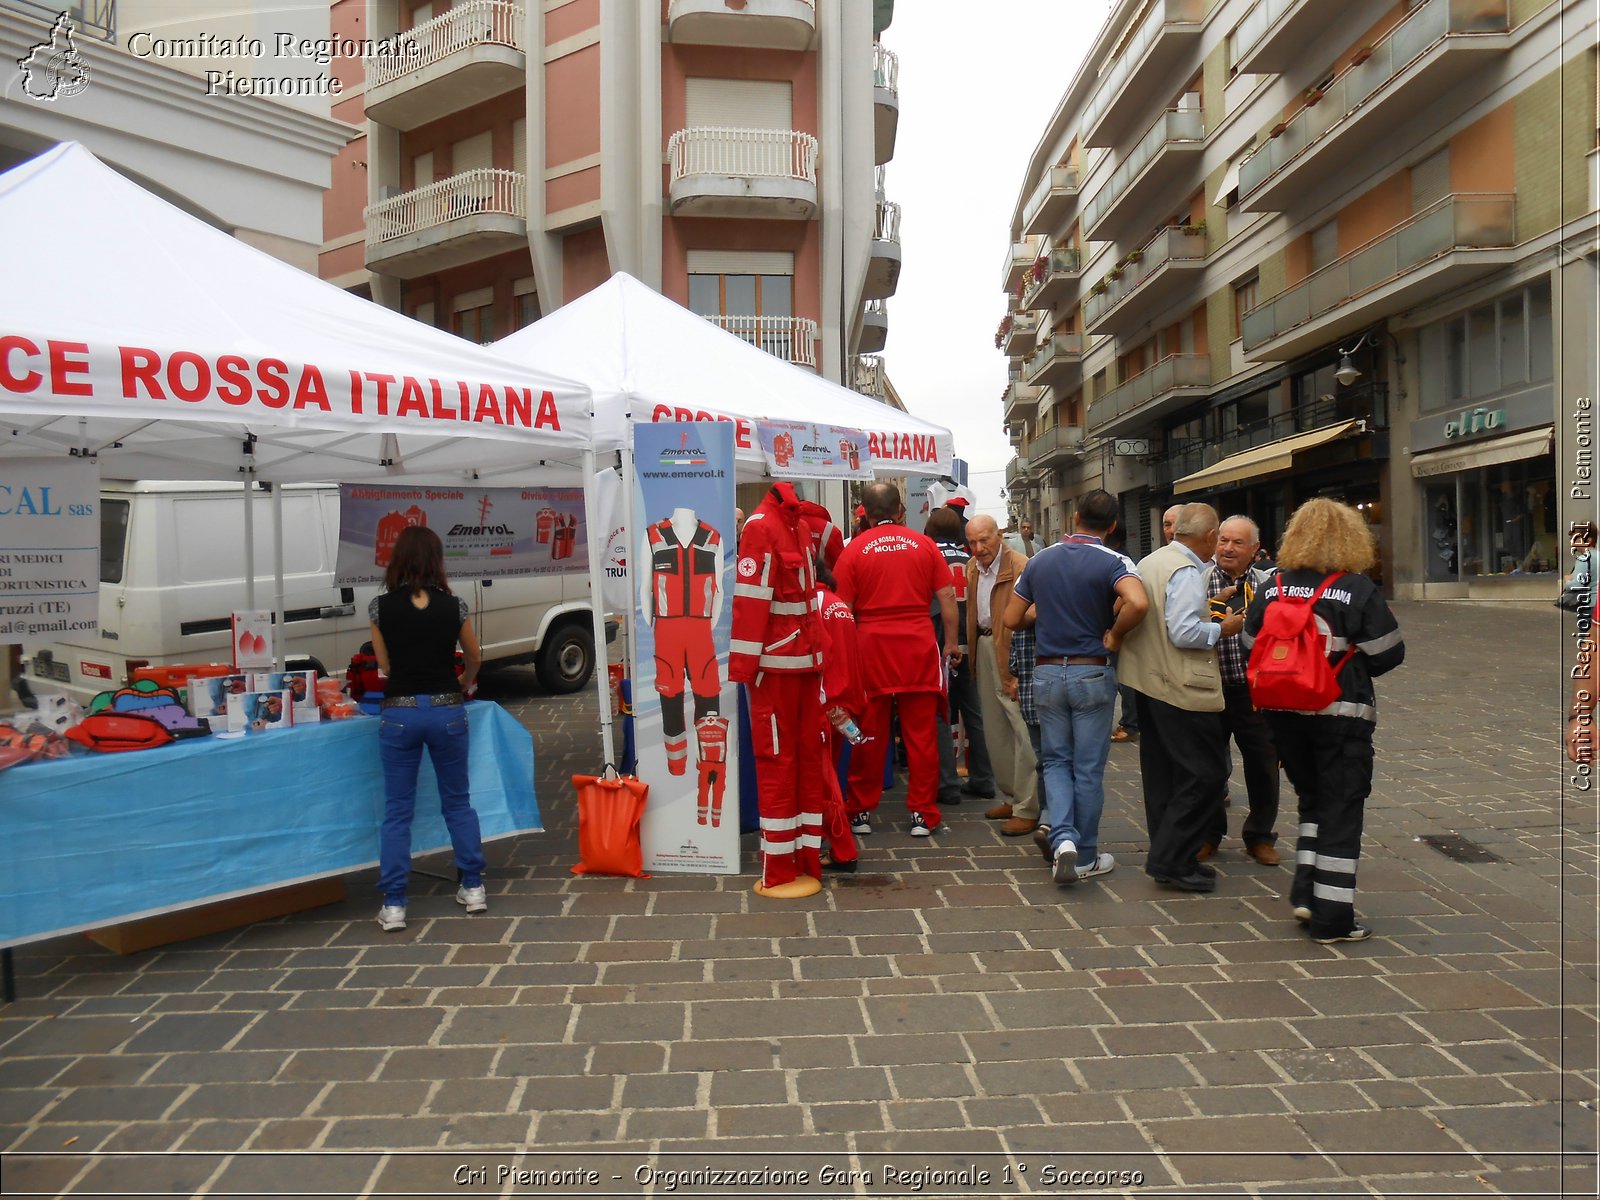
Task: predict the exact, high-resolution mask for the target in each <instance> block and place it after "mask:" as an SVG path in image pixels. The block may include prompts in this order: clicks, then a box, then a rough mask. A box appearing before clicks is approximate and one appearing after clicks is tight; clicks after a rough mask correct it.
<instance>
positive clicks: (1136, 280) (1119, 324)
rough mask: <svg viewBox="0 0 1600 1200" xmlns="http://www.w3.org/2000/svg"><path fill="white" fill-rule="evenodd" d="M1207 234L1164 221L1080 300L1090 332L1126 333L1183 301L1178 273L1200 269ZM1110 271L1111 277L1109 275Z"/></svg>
mask: <svg viewBox="0 0 1600 1200" xmlns="http://www.w3.org/2000/svg"><path fill="white" fill-rule="evenodd" d="M1205 260H1206V239H1205V234H1204V231H1203V230H1200V229H1199V228H1198V227H1196V226H1192V225H1169V226H1168V227H1167V228H1165V229H1163V230H1162V231H1161V232H1160V233H1158V234H1156V236H1155V237H1154V238H1152V239H1151V240H1150V241H1149V242H1147V243H1146V244H1145V245H1144V246H1141V247H1140V248H1139V249H1138V250H1135V251H1133V252H1131V253H1130V254H1128V256H1127V257H1126V258H1124V259H1123V260H1122V262H1121V263H1119V264H1118V265H1117V266H1115V267H1113V268H1112V269H1111V270H1110V271H1109V272H1107V273H1106V274H1105V275H1104V276H1102V277H1101V279H1100V280H1099V282H1097V283H1096V284H1095V285H1094V287H1093V288H1091V289H1090V291H1089V295H1088V297H1087V298H1086V299H1085V300H1084V302H1083V325H1084V328H1085V329H1087V330H1088V331H1089V332H1090V333H1116V334H1126V333H1131V332H1133V331H1135V330H1137V329H1138V328H1139V327H1140V326H1142V325H1144V324H1146V323H1147V322H1148V321H1149V320H1150V319H1151V318H1152V317H1154V316H1156V315H1157V314H1158V313H1160V312H1162V311H1163V310H1165V309H1167V308H1169V307H1171V306H1173V305H1174V304H1179V303H1182V302H1183V294H1182V293H1181V292H1178V291H1177V290H1176V287H1175V285H1178V284H1179V283H1180V282H1181V281H1182V279H1183V277H1185V276H1195V275H1197V274H1198V272H1200V271H1202V270H1204V269H1205ZM1113 276H1115V278H1113Z"/></svg>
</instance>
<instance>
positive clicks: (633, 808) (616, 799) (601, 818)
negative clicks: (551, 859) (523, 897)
mask: <svg viewBox="0 0 1600 1200" xmlns="http://www.w3.org/2000/svg"><path fill="white" fill-rule="evenodd" d="M606 772H607V773H606V774H605V775H574V776H573V777H572V786H573V787H574V788H576V789H577V792H578V865H577V866H575V867H573V868H572V873H573V874H574V875H631V876H633V877H634V878H637V879H648V878H650V876H649V874H648V872H646V871H645V869H644V851H643V850H642V849H641V848H640V846H639V822H640V821H641V820H642V819H643V817H644V805H645V801H646V800H647V799H648V798H649V796H650V785H649V784H648V783H642V782H640V781H639V780H638V779H636V778H634V777H633V776H632V775H617V774H616V772H615V768H613V767H610V766H608V767H607V768H606Z"/></svg>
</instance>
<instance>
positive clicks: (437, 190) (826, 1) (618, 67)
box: [321, 0, 900, 399]
mask: <svg viewBox="0 0 1600 1200" xmlns="http://www.w3.org/2000/svg"><path fill="white" fill-rule="evenodd" d="M892 15H893V0H873V2H871V3H864V2H862V0H738V2H730V0H522V2H519V3H512V2H511V0H455V3H453V4H452V3H450V2H449V0H420V2H418V0H337V2H336V3H335V4H334V6H333V22H334V27H335V32H336V33H337V32H341V31H342V32H344V33H346V34H347V35H349V36H352V37H356V36H363V37H367V38H372V39H378V40H380V41H381V40H383V39H388V38H391V37H396V36H398V38H399V39H400V42H401V44H402V45H404V46H405V47H406V48H407V52H405V53H401V54H375V55H372V56H369V57H368V58H366V60H365V61H364V63H360V64H356V65H357V66H359V67H360V68H361V72H360V76H361V77H360V78H355V79H352V80H351V86H350V87H348V88H347V89H346V91H345V97H346V98H345V100H344V101H343V102H342V103H340V104H338V105H336V106H335V108H334V115H335V116H338V117H341V118H342V119H345V120H348V121H351V122H353V123H357V124H359V125H360V126H361V128H362V129H363V130H364V136H363V137H362V138H361V139H359V141H358V142H356V143H353V144H352V146H351V148H350V150H349V152H348V154H347V157H346V162H345V163H344V164H343V165H342V166H338V165H336V167H335V180H336V186H335V189H334V192H333V193H331V194H330V196H329V200H328V206H327V218H328V219H327V238H328V240H327V242H326V245H325V248H324V253H323V255H322V268H321V270H322V275H323V277H324V278H327V279H330V280H333V281H334V282H337V283H339V284H340V285H341V286H345V287H349V288H353V289H357V290H362V291H364V292H365V293H366V294H369V295H370V296H372V298H374V299H375V300H377V301H378V302H380V303H382V304H384V305H386V306H388V307H391V308H396V309H399V310H401V311H403V312H405V313H407V314H409V315H411V316H413V317H415V318H417V319H419V320H422V321H424V322H427V323H429V324H433V325H437V326H440V327H442V328H447V329H451V330H453V331H454V332H456V333H458V334H460V335H462V336H464V337H468V338H471V339H473V340H475V341H480V342H489V341H493V340H495V339H498V338H501V337H504V336H505V335H507V334H509V333H511V332H513V331H514V330H516V329H519V328H521V327H523V326H524V325H527V324H528V323H529V322H531V321H533V320H535V319H537V318H538V317H539V315H540V314H541V313H543V312H548V311H551V310H552V309H554V308H557V307H559V306H560V305H562V304H565V303H567V302H568V301H571V300H573V299H576V298H577V297H579V296H581V295H583V294H584V293H585V292H587V291H589V290H590V289H592V288H594V287H595V286H596V285H598V284H600V283H602V282H604V281H605V280H606V279H607V278H609V277H610V276H611V275H612V274H613V273H614V272H616V271H627V272H629V273H631V274H633V275H635V276H637V277H638V278H639V279H642V280H643V281H644V282H646V283H648V284H649V285H650V286H652V287H654V288H656V289H658V290H659V291H661V292H662V293H663V294H664V295H666V296H668V297H670V298H671V299H673V300H676V301H677V302H678V303H680V304H683V305H685V306H687V307H689V308H690V309H692V310H694V311H695V312H698V313H700V314H701V315H703V316H704V317H706V319H708V320H711V321H714V322H716V323H717V324H719V325H721V326H722V327H723V328H725V329H728V330H729V331H731V332H733V333H735V334H737V335H739V336H740V337H743V338H745V339H746V340H748V341H751V342H753V343H755V344H756V345H759V346H761V347H763V348H764V349H766V350H768V351H770V352H771V353H773V354H776V355H778V356H780V357H782V358H785V359H787V360H788V361H790V362H793V363H796V364H799V365H801V366H804V367H808V368H811V369H814V370H816V371H818V372H820V373H821V374H823V375H824V376H826V377H827V378H829V379H832V380H834V381H836V382H842V383H845V384H847V385H855V386H858V387H859V388H860V389H861V390H863V391H867V392H869V393H871V394H875V395H877V396H879V397H880V398H884V399H887V397H888V395H889V391H888V388H887V385H886V381H885V380H884V378H883V371H882V364H881V362H880V361H879V360H877V359H875V358H871V357H866V356H870V355H872V354H873V353H874V352H875V351H877V350H881V349H882V347H883V344H884V339H885V337H886V336H887V328H888V324H887V323H888V313H887V308H886V305H885V303H884V302H885V300H886V299H887V298H888V297H890V296H891V295H893V293H894V290H895V286H896V282H897V280H898V276H899V269H900V244H899V208H898V206H897V205H896V204H895V203H894V202H893V201H891V200H889V199H888V196H887V194H886V191H887V179H886V171H885V168H884V164H886V163H887V162H888V161H889V159H890V158H891V156H892V155H893V152H894V142H895V133H896V126H897V121H898V111H899V98H898V89H897V78H896V76H897V64H896V61H895V58H894V55H893V54H892V53H891V52H890V51H888V50H887V49H885V48H884V47H883V46H882V45H881V43H879V41H878V40H877V39H878V35H879V34H880V33H881V32H882V31H883V29H884V28H885V27H886V26H887V25H888V23H889V21H890V19H891V17H892Z"/></svg>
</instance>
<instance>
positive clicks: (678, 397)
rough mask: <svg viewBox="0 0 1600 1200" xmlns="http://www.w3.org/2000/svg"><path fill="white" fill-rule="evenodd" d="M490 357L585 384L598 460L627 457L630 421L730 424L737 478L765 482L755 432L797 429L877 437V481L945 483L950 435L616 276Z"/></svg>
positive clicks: (873, 444)
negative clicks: (785, 424)
mask: <svg viewBox="0 0 1600 1200" xmlns="http://www.w3.org/2000/svg"><path fill="white" fill-rule="evenodd" d="M493 349H494V350H495V351H496V352H497V353H500V354H504V355H505V356H506V357H507V358H511V359H514V360H516V361H518V362H525V363H538V364H540V365H542V366H544V367H547V368H548V369H550V370H553V371H557V372H559V373H561V374H563V375H570V376H572V377H573V378H577V379H583V380H586V381H588V382H589V384H590V386H591V387H593V388H594V392H595V414H594V437H595V448H596V449H597V450H601V451H612V450H617V449H620V448H621V447H622V446H623V445H625V444H626V443H627V440H628V423H629V422H630V421H641V422H649V421H687V420H699V421H713V420H728V421H732V422H734V447H735V454H736V456H737V457H738V459H739V465H740V468H741V473H742V474H759V473H760V471H761V469H762V468H761V463H762V457H761V446H760V443H759V442H758V440H757V438H756V429H755V426H756V422H758V421H761V420H768V419H771V420H790V421H794V420H802V421H814V422H817V423H819V424H830V425H839V426H844V427H847V428H851V429H860V430H864V431H866V432H867V433H868V434H869V435H871V448H872V453H873V458H874V462H875V463H876V464H877V468H878V470H879V472H880V473H884V474H891V473H892V474H900V475H948V474H950V472H951V469H952V458H953V456H954V441H953V439H952V437H951V435H950V431H949V430H948V429H946V428H944V427H943V426H939V425H933V424H930V423H929V422H927V421H922V420H919V419H918V418H916V417H913V416H910V415H908V414H906V413H903V412H901V411H900V410H899V409H895V408H890V407H889V406H888V405H886V404H879V403H878V402H877V401H875V400H870V399H868V398H867V397H866V396H863V395H861V394H860V393H859V392H853V391H850V390H849V389H848V388H842V387H840V386H839V385H838V384H836V383H831V382H829V381H828V380H826V379H824V378H823V377H822V376H820V375H818V374H816V373H815V372H813V371H808V370H805V369H804V368H801V367H796V366H793V365H792V364H790V363H786V362H783V361H782V360H781V359H778V358H777V357H775V356H774V355H771V354H768V353H767V352H766V351H765V350H762V349H760V348H759V347H756V346H753V345H751V344H750V343H749V342H746V341H744V340H743V339H742V338H738V337H735V336H734V335H733V334H731V333H728V332H726V331H725V330H722V329H719V328H717V326H715V325H713V324H712V323H711V322H710V321H707V320H706V319H705V318H703V317H699V316H696V315H695V314H694V313H692V312H690V311H689V310H688V309H686V308H684V307H682V306H681V305H678V304H674V303H673V302H672V301H671V300H668V299H667V298H666V297H665V296H662V295H661V294H660V293H658V292H655V291H653V290H651V289H650V288H649V287H647V286H645V285H644V284H643V283H641V282H639V280H637V279H635V278H634V277H633V276H631V275H627V274H617V275H614V276H612V277H611V278H610V279H609V280H607V281H606V282H605V283H603V284H601V285H600V286H599V287H597V288H595V289H594V290H593V291H592V292H590V293H588V294H587V295H585V296H582V297H580V298H579V299H577V300H574V301H573V302H572V303H571V304H567V305H563V306H562V307H561V308H558V309H557V310H556V311H555V312H553V313H551V314H550V315H549V316H547V317H544V318H543V319H541V320H539V321H536V322H534V323H533V324H532V325H530V326H529V327H528V328H526V329H523V330H520V331H519V332H517V333H514V334H512V335H511V336H510V337H508V338H504V339H502V340H501V341H499V342H496V343H495V344H494V346H493Z"/></svg>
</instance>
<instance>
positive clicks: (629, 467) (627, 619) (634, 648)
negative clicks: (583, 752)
mask: <svg viewBox="0 0 1600 1200" xmlns="http://www.w3.org/2000/svg"><path fill="white" fill-rule="evenodd" d="M626 422H627V424H626V429H627V431H628V433H627V436H626V437H625V438H624V439H623V441H622V455H621V461H622V528H623V529H624V530H625V531H626V532H625V533H624V534H623V538H624V541H623V544H624V545H625V546H627V548H628V563H629V566H628V611H627V612H626V613H624V614H623V621H622V634H623V642H622V645H623V653H624V654H626V655H627V667H626V670H627V672H628V674H629V675H632V674H633V666H634V663H636V662H638V661H639V655H638V644H637V643H638V637H639V632H638V626H637V621H638V619H639V610H638V607H637V605H636V603H635V597H636V596H638V594H639V572H640V571H643V570H645V569H646V568H645V565H644V564H643V563H641V562H638V561H637V559H638V543H637V542H635V541H634V540H633V418H632V416H631V415H629V416H628V417H627V418H626ZM633 684H634V688H635V692H634V699H633V710H634V712H638V711H639V696H638V691H637V689H638V686H639V681H638V680H637V679H635V680H634V681H633ZM633 728H634V733H635V741H634V747H635V750H636V751H637V748H638V745H639V743H638V740H637V735H638V729H639V725H638V718H635V719H634V726H633Z"/></svg>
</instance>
